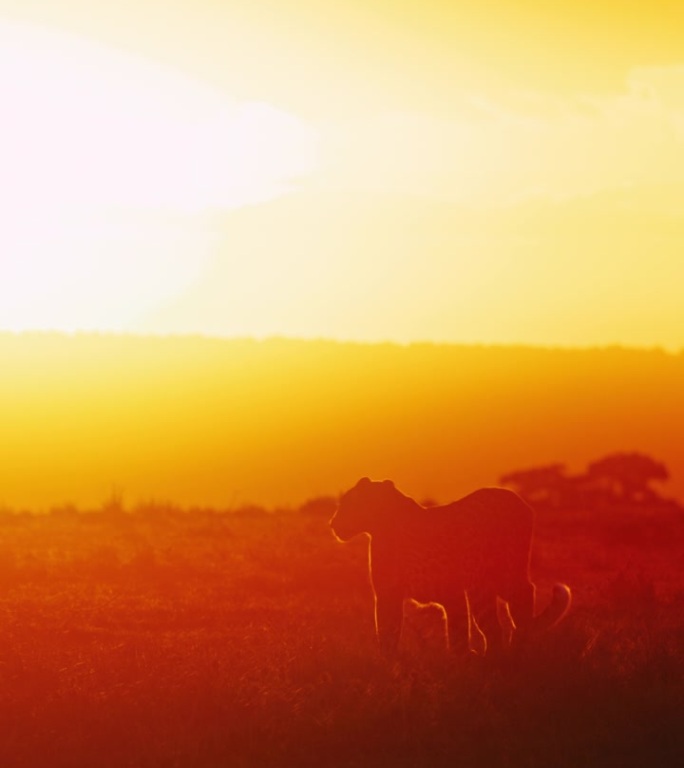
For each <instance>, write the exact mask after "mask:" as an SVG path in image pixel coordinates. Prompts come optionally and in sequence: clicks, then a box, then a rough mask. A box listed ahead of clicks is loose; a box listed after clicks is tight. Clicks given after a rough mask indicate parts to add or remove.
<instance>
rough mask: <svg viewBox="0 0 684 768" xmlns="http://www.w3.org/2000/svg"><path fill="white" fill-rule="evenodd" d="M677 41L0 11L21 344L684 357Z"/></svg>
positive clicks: (278, 15)
mask: <svg viewBox="0 0 684 768" xmlns="http://www.w3.org/2000/svg"><path fill="white" fill-rule="evenodd" d="M683 28H684V5H682V4H681V3H679V2H665V1H664V0H661V1H659V2H652V3H649V4H645V3H643V2H636V1H635V2H628V1H627V0H622V1H621V2H617V0H610V1H609V2H601V3H595V2H573V3H550V2H547V1H546V0H497V1H494V2H487V1H486V0H478V1H476V0H465V2H459V3H446V2H442V3H439V2H432V1H431V0H427V1H426V0H422V1H421V2H418V0H408V1H406V2H398V1H397V0H392V1H391V2H390V0H386V1H384V0H383V1H382V2H376V1H374V0H364V1H363V2H362V1H361V0H352V1H349V2H346V3H340V2H330V1H329V0H293V1H292V2H285V0H281V1H280V2H276V0H255V1H254V2H250V3H245V2H242V1H241V2H237V1H236V2H232V1H231V0H163V2H162V0H123V1H121V0H120V1H119V2H98V3H96V4H94V3H92V2H90V1H88V2H86V0H51V2H47V1H44V2H41V1H39V0H16V1H15V2H11V1H10V0H0V97H1V98H2V101H3V105H4V109H3V114H4V118H3V128H2V135H3V137H4V142H3V143H2V144H0V161H1V163H2V166H3V169H4V170H3V176H2V180H1V181H0V204H2V207H3V218H4V223H3V226H2V229H1V230H0V328H10V329H17V330H20V329H24V328H33V327H47V328H58V329H59V328H63V329H68V330H74V329H92V328H95V329H114V330H119V329H125V330H137V331H146V332H149V331H154V332H162V333H167V332H200V333H207V334H219V335H259V336H268V335H274V334H277V335H295V336H306V337H321V336H330V337H335V338H345V339H350V338H351V339H368V340H375V339H390V340H398V341H410V340H425V339H427V340H439V341H455V342H459V341H467V342H523V343H540V344H563V345H576V344H579V345H591V344H611V343H622V344H636V345H665V346H667V347H670V348H681V347H684V302H682V300H681V285H682V284H684V248H683V247H682V246H684V218H683V217H682V213H683V209H684V181H682V180H683V179H684V35H682V34H681V30H682V29H683Z"/></svg>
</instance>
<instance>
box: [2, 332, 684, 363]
mask: <svg viewBox="0 0 684 768" xmlns="http://www.w3.org/2000/svg"><path fill="white" fill-rule="evenodd" d="M2 336H4V337H7V336H13V337H17V338H19V337H38V336H45V337H48V336H59V337H63V338H78V337H103V338H126V339H137V340H148V341H153V340H158V341H172V340H179V341H191V340H197V341H207V342H253V343H273V342H290V343H308V344H321V343H325V344H336V345H338V346H359V347H398V348H405V349H408V348H411V347H467V348H486V349H531V350H543V351H560V352H563V351H567V352H571V351H584V352H589V351H604V352H607V351H616V350H620V351H625V352H660V353H663V354H665V355H668V356H671V357H679V356H682V355H684V344H683V345H682V346H680V347H679V348H678V349H675V348H671V347H668V346H666V345H663V344H649V345H646V344H641V345H640V344H629V343H625V342H619V341H614V342H605V343H588V344H563V343H557V344H553V343H535V342H527V341H511V342H504V341H486V340H482V341H458V340H452V341H445V340H434V339H412V340H410V341H401V340H399V339H358V338H339V337H334V336H314V335H312V336H294V335H287V334H278V333H273V334H264V335H251V336H250V335H224V334H214V333H205V332H202V331H182V332H177V331H170V332H154V331H134V330H114V329H78V330H63V329H52V328H26V329H21V330H16V329H11V328H0V337H2Z"/></svg>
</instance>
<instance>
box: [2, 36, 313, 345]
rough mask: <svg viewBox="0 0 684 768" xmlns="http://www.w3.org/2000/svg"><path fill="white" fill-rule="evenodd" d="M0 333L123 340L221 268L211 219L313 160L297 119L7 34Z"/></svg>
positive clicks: (65, 46) (280, 189)
mask: <svg viewBox="0 0 684 768" xmlns="http://www.w3.org/2000/svg"><path fill="white" fill-rule="evenodd" d="M0 98H1V99H2V103H3V133H2V142H1V143H0V166H1V167H2V169H3V171H2V173H3V178H2V186H1V187H0V205H2V209H3V219H4V223H3V227H2V230H1V231H0V254H2V256H1V257H0V258H1V263H2V280H0V328H4V329H10V330H15V331H18V330H24V329H30V328H49V329H55V330H76V329H89V328H92V329H99V330H121V329H126V328H128V327H130V326H131V324H132V323H134V322H135V320H136V318H138V317H140V316H141V315H142V314H144V313H145V312H147V311H149V310H150V309H151V308H153V307H155V306H159V305H162V304H164V303H165V302H166V301H169V300H172V299H173V298H175V297H177V296H179V295H181V294H182V292H183V291H184V290H185V289H186V288H187V287H188V286H189V285H191V284H192V282H193V281H194V280H195V279H197V278H198V277H199V275H200V274H201V273H202V270H203V269H204V268H205V266H206V265H207V263H208V261H209V260H210V258H211V256H212V253H213V247H214V243H215V239H216V237H215V233H214V231H213V226H212V223H211V222H212V216H211V215H212V214H215V213H216V212H220V211H224V210H227V209H232V208H237V207H240V206H243V205H248V204H254V203H259V202H263V201H266V200H269V199H272V198H274V197H277V196H279V195H281V194H284V193H286V192H287V191H288V190H289V189H291V188H292V187H293V184H294V183H295V182H296V180H297V178H299V177H301V176H303V175H306V174H307V173H309V172H310V171H311V169H312V168H313V166H314V163H315V148H316V141H315V136H314V132H313V130H312V129H311V128H309V127H308V126H307V125H305V124H304V123H302V122H301V121H299V120H298V119H297V118H295V117H293V116H292V115H290V114H288V113H286V112H283V111H280V110H278V109H276V108H275V107H273V106H271V105H269V104H265V103H256V102H252V103H250V102H245V103H237V102H234V101H231V100H230V99H229V98H228V97H227V96H226V95H225V94H223V93H222V92H220V91H217V90H212V89H211V88H209V87H207V86H204V85H202V84H200V83H199V82H197V81H195V80H193V79H191V78H189V77H186V76H184V75H182V74H180V73H178V72H175V71H172V70H170V69H164V68H163V67H161V66H158V65H155V64H152V63H150V62H149V61H146V60H144V59H137V58H134V57H132V56H129V55H126V54H124V53H122V52H118V51H115V50H109V49H106V48H103V47H100V46H97V45H95V44H94V43H90V42H87V41H84V40H81V39H77V38H75V37H70V36H68V35H65V34H62V33H57V32H55V31H49V30H46V29H44V28H39V27H34V26H28V25H21V24H8V23H0Z"/></svg>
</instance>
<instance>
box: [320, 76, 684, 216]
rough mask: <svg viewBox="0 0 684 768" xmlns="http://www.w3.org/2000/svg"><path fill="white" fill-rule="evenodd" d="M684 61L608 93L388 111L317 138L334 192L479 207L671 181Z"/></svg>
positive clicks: (680, 145)
mask: <svg viewBox="0 0 684 768" xmlns="http://www.w3.org/2000/svg"><path fill="white" fill-rule="evenodd" d="M682 94H684V65H683V66H671V67H642V68H638V69H634V70H632V71H631V73H630V75H629V78H628V80H627V82H626V85H625V89H624V90H623V91H622V92H621V93H614V94H611V95H609V96H605V95H602V96H595V95H591V94H586V95H583V96H577V97H574V98H559V97H556V96H548V95H546V94H541V93H534V92H517V93H511V94H509V95H508V96H506V97H505V98H498V99H493V98H484V97H481V96H475V95H473V94H469V93H461V94H459V95H457V96H456V97H454V99H455V101H454V110H453V112H454V117H452V118H450V119H440V118H436V117H433V116H431V115H429V114H412V113H390V114H382V115H378V116H375V117H373V118H370V119H359V120H354V121H349V122H346V123H345V122H339V123H336V124H333V125H330V126H328V130H327V131H326V133H325V135H324V141H323V151H322V155H323V158H324V167H325V170H326V174H327V182H328V183H329V184H330V185H332V186H340V187H347V188H358V189H363V190H366V191H370V192H372V193H374V194H379V195H392V196H396V195H399V196H402V195H407V196H423V197H432V198H436V199H441V200H446V201H451V202H456V203H460V204H466V205H475V206H483V207H491V206H494V207H499V206H502V205H503V206H506V205H511V204H516V203H519V202H521V201H522V200H525V199H535V198H547V199H552V200H554V199H555V200H564V199H572V198H575V197H582V196H586V195H594V194H597V193H599V192H601V191H604V190H611V189H620V188H622V187H632V188H633V187H638V186H641V185H643V186H647V187H653V186H667V185H671V184H678V183H679V181H680V180H681V178H682V175H683V174H684V96H683V95H682Z"/></svg>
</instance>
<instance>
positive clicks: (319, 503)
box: [299, 496, 337, 519]
mask: <svg viewBox="0 0 684 768" xmlns="http://www.w3.org/2000/svg"><path fill="white" fill-rule="evenodd" d="M336 509H337V499H336V498H335V497H333V496H317V497H316V498H313V499H309V500H308V501H305V502H304V503H303V504H302V505H301V507H299V511H300V512H301V513H302V514H303V515H312V516H313V517H322V518H326V519H330V518H331V517H332V516H333V515H334V514H335V510H336Z"/></svg>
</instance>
